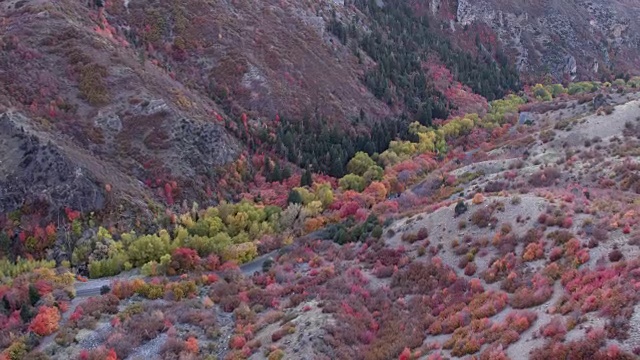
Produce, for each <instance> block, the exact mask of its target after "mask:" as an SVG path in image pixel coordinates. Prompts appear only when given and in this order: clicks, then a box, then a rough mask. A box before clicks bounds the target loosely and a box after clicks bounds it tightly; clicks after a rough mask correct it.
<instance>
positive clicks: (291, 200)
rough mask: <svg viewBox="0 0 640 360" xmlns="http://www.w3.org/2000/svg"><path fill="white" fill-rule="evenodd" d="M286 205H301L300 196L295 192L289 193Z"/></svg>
mask: <svg viewBox="0 0 640 360" xmlns="http://www.w3.org/2000/svg"><path fill="white" fill-rule="evenodd" d="M287 204H302V196H300V193H299V192H297V191H296V190H291V191H289V196H288V197H287Z"/></svg>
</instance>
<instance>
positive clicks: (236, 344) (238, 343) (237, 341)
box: [229, 335, 247, 350]
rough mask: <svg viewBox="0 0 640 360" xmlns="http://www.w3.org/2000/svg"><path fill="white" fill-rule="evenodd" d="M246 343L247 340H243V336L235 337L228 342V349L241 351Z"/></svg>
mask: <svg viewBox="0 0 640 360" xmlns="http://www.w3.org/2000/svg"><path fill="white" fill-rule="evenodd" d="M246 343H247V339H245V338H244V336H242V335H235V336H233V337H231V340H229V347H230V348H232V349H236V350H239V349H242V348H243V347H244V346H245V344H246Z"/></svg>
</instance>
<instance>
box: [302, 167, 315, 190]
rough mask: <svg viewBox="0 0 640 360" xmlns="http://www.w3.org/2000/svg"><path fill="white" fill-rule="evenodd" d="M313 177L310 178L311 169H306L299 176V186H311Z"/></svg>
mask: <svg viewBox="0 0 640 360" xmlns="http://www.w3.org/2000/svg"><path fill="white" fill-rule="evenodd" d="M312 183H313V179H312V178H311V170H309V169H306V170H305V171H304V173H302V177H301V178H300V186H311V184H312Z"/></svg>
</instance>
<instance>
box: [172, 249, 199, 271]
mask: <svg viewBox="0 0 640 360" xmlns="http://www.w3.org/2000/svg"><path fill="white" fill-rule="evenodd" d="M199 263H200V257H199V256H198V252H197V251H195V250H193V249H189V248H177V249H175V250H173V254H171V267H172V268H173V269H174V270H176V271H182V272H188V271H191V270H193V269H194V268H195V267H196V266H197V265H198V264H199Z"/></svg>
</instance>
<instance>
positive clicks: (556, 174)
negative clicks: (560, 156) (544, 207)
mask: <svg viewBox="0 0 640 360" xmlns="http://www.w3.org/2000/svg"><path fill="white" fill-rule="evenodd" d="M559 178H560V170H558V168H556V167H552V166H550V167H546V168H545V169H544V170H541V171H538V172H536V173H534V174H533V175H531V177H529V184H531V185H532V186H535V187H547V186H551V185H553V184H554V183H555V181H556V180H557V179H559Z"/></svg>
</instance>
